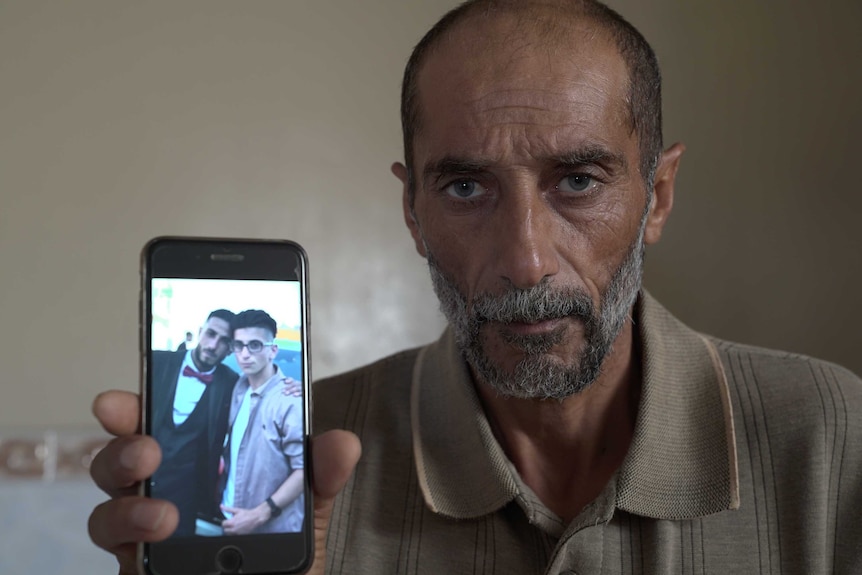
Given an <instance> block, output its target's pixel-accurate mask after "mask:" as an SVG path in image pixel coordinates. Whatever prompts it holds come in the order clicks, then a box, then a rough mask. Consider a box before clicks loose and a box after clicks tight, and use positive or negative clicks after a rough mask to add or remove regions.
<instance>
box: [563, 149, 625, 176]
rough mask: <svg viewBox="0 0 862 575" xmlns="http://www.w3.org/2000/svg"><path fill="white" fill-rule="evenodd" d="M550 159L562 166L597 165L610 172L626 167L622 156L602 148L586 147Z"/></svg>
mask: <svg viewBox="0 0 862 575" xmlns="http://www.w3.org/2000/svg"><path fill="white" fill-rule="evenodd" d="M551 159H552V160H553V161H554V162H556V163H557V164H560V165H563V166H572V167H578V166H589V165H597V166H602V167H604V168H606V169H608V170H611V171H614V170H625V169H626V167H627V166H628V162H626V158H625V156H624V155H623V154H621V153H614V152H611V151H610V150H608V149H607V148H605V147H603V146H586V147H584V148H580V149H577V150H572V151H570V152H566V153H565V154H561V155H559V156H553V157H552V158H551Z"/></svg>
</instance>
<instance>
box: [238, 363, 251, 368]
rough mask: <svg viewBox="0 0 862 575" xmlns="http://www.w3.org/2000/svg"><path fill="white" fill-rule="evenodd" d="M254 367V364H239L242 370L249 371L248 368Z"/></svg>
mask: <svg viewBox="0 0 862 575" xmlns="http://www.w3.org/2000/svg"><path fill="white" fill-rule="evenodd" d="M253 366H254V364H253V363H241V364H239V367H240V369H248V368H250V367H253Z"/></svg>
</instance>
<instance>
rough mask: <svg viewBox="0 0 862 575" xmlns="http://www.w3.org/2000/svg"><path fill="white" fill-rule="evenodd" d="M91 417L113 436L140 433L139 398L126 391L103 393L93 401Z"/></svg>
mask: <svg viewBox="0 0 862 575" xmlns="http://www.w3.org/2000/svg"><path fill="white" fill-rule="evenodd" d="M93 415H95V416H96V419H98V420H99V423H101V424H102V427H104V428H105V431H107V432H108V433H111V434H113V435H128V434H130V433H138V432H140V421H141V398H140V397H139V396H138V395H137V394H134V393H130V392H128V391H117V390H113V391H105V392H103V393H100V394H99V395H97V396H96V399H94V400H93Z"/></svg>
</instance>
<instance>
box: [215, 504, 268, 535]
mask: <svg viewBox="0 0 862 575" xmlns="http://www.w3.org/2000/svg"><path fill="white" fill-rule="evenodd" d="M221 510H222V512H226V513H230V514H232V515H233V517H231V518H230V519H225V520H224V521H222V524H221V526H222V529H224V534H225V535H246V534H247V533H251V532H252V531H254V530H255V529H256V528H257V527H258V526H259V525H263V524H264V523H266V522H267V520H268V519H269V516H270V514H271V513H272V511H270V509H269V505H266V504H263V505H262V506H261V505H258V506H257V507H255V508H254V509H240V508H238V507H227V506H225V505H222V506H221Z"/></svg>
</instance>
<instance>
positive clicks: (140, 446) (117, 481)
mask: <svg viewBox="0 0 862 575" xmlns="http://www.w3.org/2000/svg"><path fill="white" fill-rule="evenodd" d="M161 460H162V452H161V449H159V444H158V443H156V440H155V439H153V438H152V437H147V436H144V435H126V436H124V437H117V438H116V439H113V440H111V441H110V442H109V443H108V445H106V446H105V447H104V448H103V449H102V450H101V451H99V453H97V454H96V457H94V458H93V461H92V463H91V464H90V475H91V476H92V477H93V481H95V482H96V485H98V486H99V488H101V489H102V490H103V491H105V492H106V493H107V494H108V495H110V496H112V497H117V496H121V495H132V494H134V493H135V488H136V484H137V483H138V482H139V481H143V480H144V479H146V478H147V477H149V476H151V475H152V474H153V473H155V471H156V469H158V467H159V463H161Z"/></svg>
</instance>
